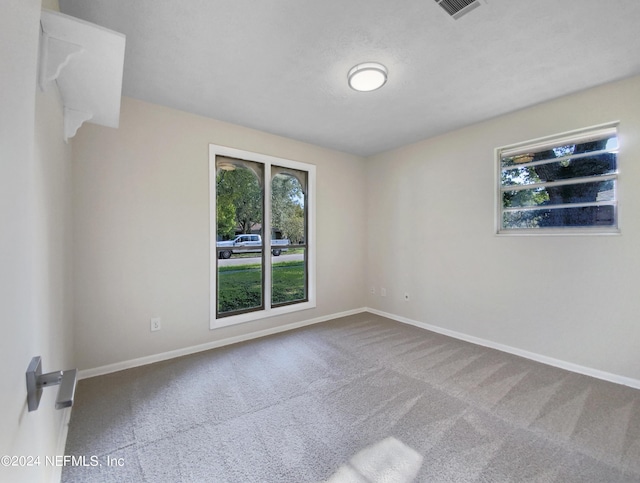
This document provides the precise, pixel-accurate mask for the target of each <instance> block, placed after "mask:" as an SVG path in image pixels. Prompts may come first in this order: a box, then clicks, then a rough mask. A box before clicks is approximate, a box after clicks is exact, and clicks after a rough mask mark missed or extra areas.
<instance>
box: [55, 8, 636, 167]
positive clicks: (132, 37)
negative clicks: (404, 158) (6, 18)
mask: <svg viewBox="0 0 640 483" xmlns="http://www.w3.org/2000/svg"><path fill="white" fill-rule="evenodd" d="M480 2H481V4H482V5H481V6H480V7H479V8H476V9H475V10H473V11H471V12H470V13H468V14H467V15H465V16H463V17H462V18H460V19H458V20H453V19H452V18H451V17H449V16H448V14H447V13H446V12H445V11H444V10H443V9H442V8H441V7H440V6H439V5H438V4H437V3H436V2H435V1H434V0H402V1H399V0H318V1H314V2H311V1H307V0H262V1H256V0H232V1H230V0H180V1H176V0H133V1H132V0H60V7H61V11H62V12H63V13H66V14H68V15H72V16H75V17H79V18H82V19H84V20H88V21H90V22H93V23H96V24H99V25H102V26H104V27H107V28H110V29H113V30H116V31H118V32H122V33H124V34H126V36H127V45H126V53H125V67H124V82H123V94H124V95H126V96H130V97H134V98H138V99H142V100H145V101H149V102H153V103H157V104H162V105H165V106H169V107H173V108H176V109H181V110H184V111H189V112H193V113H196V114H200V115H203V116H208V117H211V118H215V119H219V120H222V121H228V122H231V123H235V124H240V125H243V126H247V127H251V128H255V129H259V130H262V131H267V132H270V133H275V134H279V135H282V136H287V137H289V138H293V139H298V140H302V141H306V142H309V143H313V144H318V145H321V146H326V147H329V148H333V149H337V150H340V151H346V152H349V153H354V154H358V155H362V156H368V155H371V154H375V153H379V152H382V151H386V150H389V149H392V148H395V147H398V146H401V145H405V144H408V143H411V142H415V141H418V140H421V139H425V138H428V137H431V136H434V135H437V134H441V133H443V132H446V131H450V130H452V129H456V128H459V127H462V126H465V125H468V124H472V123H474V122H478V121H481V120H484V119H488V118H491V117H494V116H498V115H500V114H504V113H506V112H509V111H514V110H516V109H520V108H523V107H526V106H530V105H532V104H536V103H539V102H543V101H546V100H549V99H553V98H556V97H559V96H562V95H565V94H568V93H571V92H576V91H579V90H582V89H585V88H588V87H592V86H595V85H598V84H602V83H605V82H609V81H612V80H616V79H621V78H624V77H628V76H632V75H636V74H640V0H529V1H524V0H480ZM367 61H376V62H381V63H382V64H384V65H386V67H387V68H388V70H389V80H388V82H387V84H386V85H385V86H384V87H383V88H382V89H380V90H378V91H374V92H364V93H362V92H355V91H353V90H351V89H350V88H349V87H348V85H347V72H348V71H349V69H350V68H351V67H353V66H354V65H356V64H358V63H361V62H367Z"/></svg>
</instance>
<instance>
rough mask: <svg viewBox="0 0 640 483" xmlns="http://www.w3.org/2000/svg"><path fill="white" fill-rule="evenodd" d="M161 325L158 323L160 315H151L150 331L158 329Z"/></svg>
mask: <svg viewBox="0 0 640 483" xmlns="http://www.w3.org/2000/svg"><path fill="white" fill-rule="evenodd" d="M161 328H162V326H161V325H160V317H152V318H151V332H155V331H156V330H160V329H161Z"/></svg>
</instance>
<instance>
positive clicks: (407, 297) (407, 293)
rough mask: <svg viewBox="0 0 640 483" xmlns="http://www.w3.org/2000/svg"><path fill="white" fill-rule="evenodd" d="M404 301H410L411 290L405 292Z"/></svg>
mask: <svg viewBox="0 0 640 483" xmlns="http://www.w3.org/2000/svg"><path fill="white" fill-rule="evenodd" d="M404 301H405V302H408V301H409V292H405V293H404Z"/></svg>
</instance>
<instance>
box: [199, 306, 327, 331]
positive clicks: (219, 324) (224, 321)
mask: <svg viewBox="0 0 640 483" xmlns="http://www.w3.org/2000/svg"><path fill="white" fill-rule="evenodd" d="M315 307H316V303H315V302H314V301H311V300H310V301H308V302H302V303H299V304H293V305H285V306H282V307H274V308H272V309H266V310H259V311H256V312H247V313H244V314H238V315H230V316H229V317H221V318H219V319H215V318H214V319H211V322H210V324H209V329H210V330H215V329H221V328H223V327H229V326H232V325H237V324H243V323H245V322H251V321H254V320H261V319H267V318H269V317H277V316H279V315H284V314H290V313H293V312H299V311H302V310H309V309H313V308H315Z"/></svg>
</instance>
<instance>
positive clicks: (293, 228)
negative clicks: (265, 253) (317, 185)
mask: <svg viewBox="0 0 640 483" xmlns="http://www.w3.org/2000/svg"><path fill="white" fill-rule="evenodd" d="M306 192H307V173H306V172H304V171H299V170H294V169H289V168H283V167H280V166H272V180H271V240H272V241H271V253H272V258H271V262H272V266H271V285H272V286H271V294H272V295H271V303H272V305H274V306H275V305H279V304H288V303H292V302H301V301H306V300H308V295H307V280H308V274H307V256H306V254H307V246H306V238H307V207H306V199H307V198H306V197H307V193H306Z"/></svg>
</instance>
